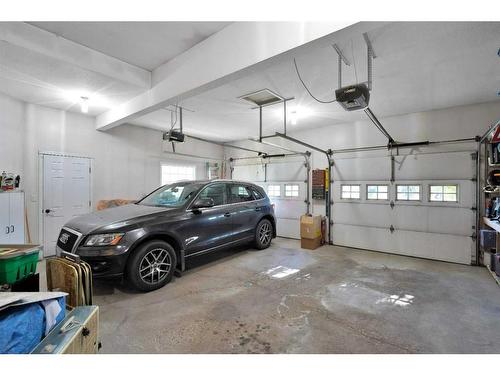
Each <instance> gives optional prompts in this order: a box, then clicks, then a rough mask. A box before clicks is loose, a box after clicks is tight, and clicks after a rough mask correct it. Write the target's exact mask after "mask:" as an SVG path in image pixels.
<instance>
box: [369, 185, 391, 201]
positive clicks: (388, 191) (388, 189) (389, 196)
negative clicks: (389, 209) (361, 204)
mask: <svg viewBox="0 0 500 375" xmlns="http://www.w3.org/2000/svg"><path fill="white" fill-rule="evenodd" d="M370 186H376V187H377V193H376V194H377V198H375V199H374V198H368V188H369V187H370ZM380 186H385V187H387V198H385V199H380V198H379V197H378V194H380V192H379V191H378V188H379V187H380ZM382 193H383V192H382ZM390 193H391V190H390V186H389V185H388V184H366V200H367V201H382V202H386V201H389V200H390V199H391V195H390Z"/></svg>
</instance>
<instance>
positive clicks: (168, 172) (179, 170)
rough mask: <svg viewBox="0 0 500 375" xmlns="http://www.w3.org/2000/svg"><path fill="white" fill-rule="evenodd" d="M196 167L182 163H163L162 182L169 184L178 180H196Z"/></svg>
mask: <svg viewBox="0 0 500 375" xmlns="http://www.w3.org/2000/svg"><path fill="white" fill-rule="evenodd" d="M195 179H196V167H194V166H181V165H162V166H161V184H162V185H167V184H171V183H174V182H177V181H184V180H190V181H191V180H195Z"/></svg>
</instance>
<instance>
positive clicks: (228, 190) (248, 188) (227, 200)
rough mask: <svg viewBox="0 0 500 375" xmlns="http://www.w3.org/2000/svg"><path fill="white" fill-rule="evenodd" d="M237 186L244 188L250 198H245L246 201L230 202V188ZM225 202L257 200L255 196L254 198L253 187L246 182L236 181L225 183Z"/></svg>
mask: <svg viewBox="0 0 500 375" xmlns="http://www.w3.org/2000/svg"><path fill="white" fill-rule="evenodd" d="M235 186H236V187H238V189H239V188H244V189H245V190H246V192H247V193H248V196H249V197H250V198H252V199H250V200H247V201H239V202H232V201H231V197H232V196H233V194H232V192H231V188H233V187H235ZM226 195H227V197H226V204H239V203H248V202H254V201H256V200H257V198H255V195H254V192H253V189H252V188H251V187H250V186H249V185H247V184H238V183H230V184H226Z"/></svg>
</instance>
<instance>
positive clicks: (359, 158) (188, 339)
mask: <svg viewBox="0 0 500 375" xmlns="http://www.w3.org/2000/svg"><path fill="white" fill-rule="evenodd" d="M499 37H500V23H498V22H358V23H339V22H336V23H334V22H332V23H319V22H318V23H315V22H201V21H199V22H134V23H132V22H0V132H1V133H0V172H2V171H3V178H2V181H3V182H2V190H4V191H3V192H0V203H1V204H2V206H1V208H2V212H3V213H2V223H1V224H4V225H1V227H2V228H6V231H3V229H2V232H1V233H2V234H0V250H1V248H2V247H5V248H9V247H12V246H13V244H22V245H23V246H26V245H30V246H31V245H32V246H36V248H37V249H39V251H40V253H39V260H38V262H37V264H36V269H33V272H31V273H32V274H30V275H29V276H30V277H33V276H34V275H36V277H37V280H39V283H38V282H37V284H38V285H39V291H40V292H45V291H47V290H52V291H57V290H55V288H52V289H51V288H49V286H48V283H47V276H48V275H47V272H46V266H47V264H48V262H50V259H54V258H56V257H58V255H59V254H57V252H56V246H57V245H56V244H57V242H58V239H59V233H60V230H61V228H62V227H63V226H64V225H65V223H67V222H68V221H69V220H70V219H72V218H74V217H77V216H79V215H84V214H88V213H91V212H96V211H97V212H99V211H100V210H101V209H106V208H107V207H114V206H117V205H120V206H121V205H126V204H132V203H133V202H135V201H137V200H139V199H141V198H142V197H144V196H146V195H147V194H149V193H150V192H152V191H153V190H155V189H157V188H158V187H160V186H162V185H167V184H171V183H174V182H176V181H179V180H234V181H246V182H250V183H253V184H255V185H258V186H260V187H262V188H263V189H264V191H265V192H266V194H267V195H268V196H269V199H270V201H271V203H272V205H273V207H274V212H275V217H276V223H275V225H276V235H277V237H276V238H274V239H273V241H272V243H271V246H270V247H269V248H268V249H265V250H261V251H258V250H256V249H255V248H254V247H253V246H251V245H239V246H235V247H232V248H227V249H223V250H220V251H216V252H212V253H209V254H206V255H203V256H198V257H192V258H187V259H186V265H185V270H184V271H182V272H178V273H176V275H175V277H174V278H173V280H172V281H171V282H170V283H169V284H168V285H165V286H164V287H162V288H160V289H158V290H155V291H152V292H149V293H139V292H137V291H135V290H133V289H132V288H131V287H130V285H129V283H128V282H127V280H125V279H122V278H120V279H117V278H113V279H97V278H96V279H94V280H93V302H92V305H95V306H98V325H99V329H98V341H97V342H98V343H99V344H100V345H99V348H98V350H97V351H98V352H99V353H107V354H118V353H126V354H129V353H130V354H131V353H144V354H146V353H155V354H157V353H158V354H159V353H169V354H172V353H177V354H180V353H183V354H184V353H242V354H279V353H287V354H294V353H297V354H298V353H325V354H336V353H386V354H387V353H389V354H399V353H404V354H414V353H448V354H450V353H497V354H498V353H499V352H500V331H499V330H498V329H496V328H497V322H498V317H499V312H500V293H499V291H500V290H499V287H500V277H499V275H500V266H499V264H500V254H498V255H497V254H496V249H497V246H498V244H499V243H500V242H499V241H498V238H500V237H498V233H499V232H500V223H499V221H498V216H499V215H500V206H498V207H497V204H498V203H500V199H499V198H497V197H498V196H499V195H498V192H499V191H500V188H499V186H500V179H499V178H498V177H499V176H500V151H499V149H500V147H499V148H497V146H499V145H500V126H499V125H500V91H499V90H500V87H499V82H500V50H499V48H500V46H499V44H498V42H499V40H500V39H499ZM160 46H161V47H160ZM241 46H245V48H241ZM360 87H361V88H360ZM345 88H349V90H346V89H345ZM364 89H366V92H365V91H363V90H364ZM359 90H361V91H359ZM353 92H354V94H353ZM342 95H356V97H355V98H354V99H353V97H349V98H348V99H345V100H343V99H342ZM55 166H57V167H55ZM17 176H19V178H18V179H17V180H16V177H17ZM7 180H9V183H7ZM497 200H498V201H497ZM497 208H498V212H497ZM98 210H99V211H98ZM307 218H319V223H320V224H319V225H320V227H321V235H319V236H315V237H313V238H306V237H304V234H303V230H302V226H303V225H304V222H305V221H304V220H307ZM3 233H5V234H3ZM304 240H305V241H304ZM316 240H317V241H318V243H317V244H316V245H313V246H311V245H310V244H311V242H307V241H316ZM320 242H321V244H320ZM4 245H5V246H4ZM317 245H320V246H317ZM499 252H500V250H499ZM1 254H2V253H1V251H0V261H1V259H2V258H1ZM495 265H496V267H498V268H497V270H496V271H495ZM0 272H1V267H0ZM5 284H8V283H5ZM3 289H4V290H5V292H1V293H0V302H1V301H5V300H7V299H8V298H9V297H8V296H10V293H15V292H16V288H15V287H13V286H12V285H5V286H4V288H3ZM17 290H18V291H20V290H22V291H25V289H17ZM59 291H60V290H59ZM3 296H6V297H3ZM2 297H3V298H4V299H3V300H2ZM9 303H10V302H9ZM2 311H3V312H5V311H9V310H8V309H2V308H0V314H1V313H2ZM1 322H2V320H1V315H0V327H1ZM0 347H1V340H0Z"/></svg>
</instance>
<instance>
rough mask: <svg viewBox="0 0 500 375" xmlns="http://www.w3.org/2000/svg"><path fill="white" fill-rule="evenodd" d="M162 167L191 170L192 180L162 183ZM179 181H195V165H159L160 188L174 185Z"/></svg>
mask: <svg viewBox="0 0 500 375" xmlns="http://www.w3.org/2000/svg"><path fill="white" fill-rule="evenodd" d="M163 167H171V168H172V167H173V168H192V170H193V175H192V176H193V179H192V180H177V181H170V182H166V183H163ZM181 181H196V165H194V164H170V163H164V162H162V163H160V183H161V186H165V185H170V184H174V183H177V182H181Z"/></svg>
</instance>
